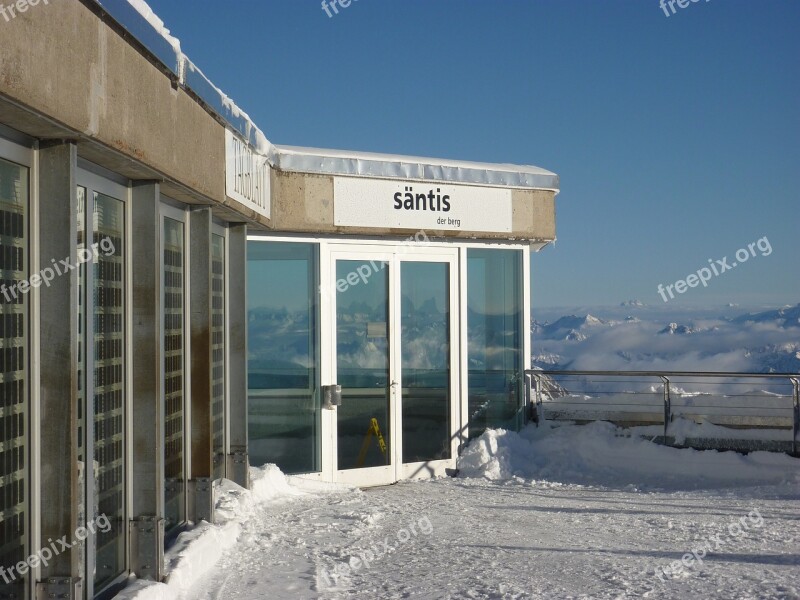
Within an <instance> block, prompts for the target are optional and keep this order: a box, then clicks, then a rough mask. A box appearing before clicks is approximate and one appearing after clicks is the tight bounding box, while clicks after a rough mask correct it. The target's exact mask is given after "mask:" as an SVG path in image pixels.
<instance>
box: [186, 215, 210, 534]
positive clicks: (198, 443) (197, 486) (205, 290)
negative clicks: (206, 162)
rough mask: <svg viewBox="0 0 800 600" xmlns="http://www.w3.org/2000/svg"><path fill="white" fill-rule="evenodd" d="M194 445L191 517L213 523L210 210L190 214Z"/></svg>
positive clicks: (192, 440) (190, 493) (190, 501)
mask: <svg viewBox="0 0 800 600" xmlns="http://www.w3.org/2000/svg"><path fill="white" fill-rule="evenodd" d="M189 228H190V233H189V244H190V246H189V265H190V267H189V268H190V270H191V271H190V276H189V281H190V282H191V289H190V290H189V311H190V323H191V327H190V329H191V331H190V335H191V339H192V345H191V348H192V356H191V370H190V376H191V381H192V385H191V390H192V397H191V407H192V409H191V432H192V436H191V444H192V453H191V456H192V464H191V476H190V477H191V479H190V481H189V518H190V519H191V520H193V521H195V522H197V521H199V520H201V519H205V520H206V521H209V522H213V519H214V499H213V494H212V485H211V481H212V479H213V469H214V464H213V461H214V457H213V452H212V439H211V438H212V423H211V209H210V208H198V209H195V210H193V211H191V213H189Z"/></svg>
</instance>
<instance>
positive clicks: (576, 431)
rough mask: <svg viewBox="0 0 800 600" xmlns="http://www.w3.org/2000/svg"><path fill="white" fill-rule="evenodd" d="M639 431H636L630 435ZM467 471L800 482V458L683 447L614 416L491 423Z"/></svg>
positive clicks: (462, 464)
mask: <svg viewBox="0 0 800 600" xmlns="http://www.w3.org/2000/svg"><path fill="white" fill-rule="evenodd" d="M632 434H633V437H631V435H632ZM458 466H459V469H460V475H461V476H462V477H480V478H486V479H491V480H503V479H512V478H515V477H521V478H523V479H533V480H544V481H550V482H558V483H574V484H586V485H601V486H608V487H618V486H622V487H625V486H634V487H637V488H639V487H650V488H654V489H697V488H714V487H738V486H755V485H775V484H782V483H789V484H800V460H798V459H795V458H792V457H790V456H787V455H785V454H777V453H770V452H753V453H751V454H748V455H747V456H743V455H741V454H737V453H735V452H717V451H712V450H706V451H698V450H690V449H686V450H680V449H677V448H670V447H667V446H660V445H658V444H654V443H651V442H649V441H647V440H644V439H642V438H640V437H638V436H637V435H636V432H635V429H634V430H627V431H626V430H622V429H620V428H618V427H615V426H614V425H611V424H610V423H604V422H595V423H591V424H589V425H583V426H578V425H562V426H557V425H554V424H551V423H544V424H542V425H541V426H540V427H539V428H536V427H534V426H532V425H531V426H529V427H527V428H526V429H524V430H523V431H522V432H520V433H515V432H512V431H505V430H502V429H500V430H489V431H486V432H485V433H484V434H483V435H482V436H481V437H479V438H477V439H476V440H474V441H473V442H472V443H471V444H470V445H469V446H468V447H467V449H466V450H465V451H464V453H463V454H462V456H461V457H460V458H459V464H458Z"/></svg>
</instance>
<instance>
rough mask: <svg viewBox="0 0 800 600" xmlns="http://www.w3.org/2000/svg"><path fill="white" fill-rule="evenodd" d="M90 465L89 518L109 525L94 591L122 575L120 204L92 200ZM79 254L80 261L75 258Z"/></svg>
mask: <svg viewBox="0 0 800 600" xmlns="http://www.w3.org/2000/svg"><path fill="white" fill-rule="evenodd" d="M93 221H94V229H93V230H94V233H93V236H92V240H93V243H92V248H91V249H89V248H83V249H82V250H81V251H80V252H79V254H78V259H79V260H83V261H84V262H86V263H88V262H90V261H91V260H92V255H93V254H94V335H93V337H94V339H93V344H94V460H95V463H96V466H95V473H94V476H95V481H96V482H97V483H96V493H97V506H96V515H95V518H96V517H98V516H100V515H105V516H106V517H108V520H109V521H110V522H111V528H110V529H109V530H108V531H107V532H103V531H101V530H99V529H98V531H97V538H96V543H97V549H96V550H97V565H96V566H97V570H96V572H95V589H98V590H99V589H101V588H102V587H103V586H104V585H105V584H107V583H109V582H110V581H111V580H112V579H114V578H115V577H116V576H117V575H120V574H121V573H122V572H123V571H124V570H125V537H126V536H125V532H126V527H125V520H124V519H125V397H126V389H125V241H126V240H125V205H124V203H123V202H121V201H120V200H116V199H114V198H109V197H108V196H104V195H103V194H97V193H95V195H94V214H93ZM82 254H83V257H82V256H81V255H82Z"/></svg>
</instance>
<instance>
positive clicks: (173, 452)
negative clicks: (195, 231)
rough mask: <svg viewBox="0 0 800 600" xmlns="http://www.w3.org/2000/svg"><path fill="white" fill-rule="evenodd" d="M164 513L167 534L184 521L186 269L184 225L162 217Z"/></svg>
mask: <svg viewBox="0 0 800 600" xmlns="http://www.w3.org/2000/svg"><path fill="white" fill-rule="evenodd" d="M161 243H162V251H163V272H164V274H163V276H164V290H163V291H164V308H163V310H164V477H165V479H166V481H165V484H164V512H165V519H166V530H167V532H172V531H174V530H175V529H176V528H177V527H179V526H180V525H181V524H183V523H184V522H186V469H185V467H184V465H185V457H184V447H185V441H184V431H185V403H186V397H185V394H186V387H185V382H186V375H185V365H186V357H185V347H186V343H185V341H186V340H185V333H184V319H185V312H184V306H185V280H186V279H185V272H184V271H185V267H184V255H185V252H186V248H185V239H184V224H183V223H182V222H181V221H176V220H175V219H169V218H166V217H165V218H164V235H163V238H162V242H161Z"/></svg>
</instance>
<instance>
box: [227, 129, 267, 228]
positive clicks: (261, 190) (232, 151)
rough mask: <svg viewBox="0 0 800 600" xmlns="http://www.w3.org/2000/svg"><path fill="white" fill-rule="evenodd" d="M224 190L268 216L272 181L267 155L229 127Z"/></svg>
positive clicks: (238, 200) (235, 198)
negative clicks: (260, 152) (255, 148)
mask: <svg viewBox="0 0 800 600" xmlns="http://www.w3.org/2000/svg"><path fill="white" fill-rule="evenodd" d="M225 193H226V194H227V195H228V196H229V197H231V198H233V199H234V200H236V201H237V202H241V203H242V204H244V205H245V206H247V207H249V208H252V209H253V210H255V211H256V212H258V213H259V214H262V215H264V216H265V217H267V218H269V215H270V180H269V163H268V162H267V157H266V156H263V155H261V154H259V153H258V152H256V151H255V150H254V149H253V148H251V147H250V145H249V144H247V142H245V141H243V140H242V139H241V138H239V137H238V136H236V135H234V133H233V132H232V131H231V130H230V129H226V130H225Z"/></svg>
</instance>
